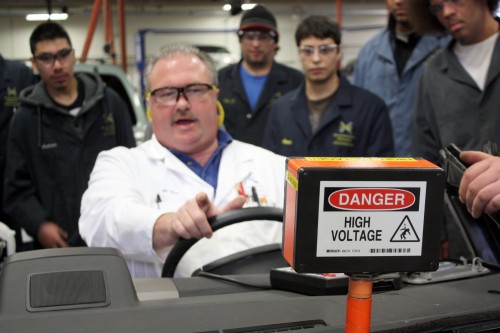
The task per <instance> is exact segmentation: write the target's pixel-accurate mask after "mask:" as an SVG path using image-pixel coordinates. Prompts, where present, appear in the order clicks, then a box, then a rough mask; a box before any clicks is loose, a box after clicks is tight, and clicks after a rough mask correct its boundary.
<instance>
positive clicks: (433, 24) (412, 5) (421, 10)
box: [407, 0, 498, 34]
mask: <svg viewBox="0 0 500 333" xmlns="http://www.w3.org/2000/svg"><path fill="white" fill-rule="evenodd" d="M474 1H475V0H474ZM477 2H478V3H479V1H477ZM429 5H430V0H408V2H407V6H408V17H409V19H410V22H411V24H412V26H413V27H414V29H415V31H416V32H417V33H419V34H425V33H429V32H446V28H445V27H444V26H443V25H442V24H441V22H439V20H438V19H437V17H436V16H434V15H432V13H431V12H430V10H429ZM486 5H487V6H488V9H489V10H490V12H491V14H492V15H493V16H495V12H496V10H497V8H498V0H486Z"/></svg>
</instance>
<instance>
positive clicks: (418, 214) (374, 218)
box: [317, 181, 426, 257]
mask: <svg viewBox="0 0 500 333" xmlns="http://www.w3.org/2000/svg"><path fill="white" fill-rule="evenodd" d="M425 194H426V182H422V181H415V182H390V181H359V182H356V181H354V182H352V181H349V182H344V181H322V182H320V196H319V198H320V202H319V207H318V208H319V212H318V242H317V256H318V257H346V256H347V257H365V256H367V257H369V256H420V255H421V253H422V232H423V227H424V209H425Z"/></svg>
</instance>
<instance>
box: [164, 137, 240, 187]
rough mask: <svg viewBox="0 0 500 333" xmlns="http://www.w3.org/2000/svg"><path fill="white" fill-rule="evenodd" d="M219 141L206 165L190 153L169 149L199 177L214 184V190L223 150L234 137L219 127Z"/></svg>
mask: <svg viewBox="0 0 500 333" xmlns="http://www.w3.org/2000/svg"><path fill="white" fill-rule="evenodd" d="M217 141H218V145H217V149H215V151H214V153H213V154H212V156H210V159H209V160H208V162H207V164H206V165H205V166H204V167H203V166H202V165H201V164H200V163H198V162H197V161H195V160H194V159H193V158H191V157H189V156H188V155H186V154H183V153H180V152H178V151H175V150H173V149H169V150H170V152H171V153H172V154H174V155H175V157H177V158H178V159H179V160H181V161H182V163H184V164H185V165H186V166H187V167H188V168H189V169H191V170H192V171H193V172H194V173H195V174H197V175H198V177H200V178H201V179H203V180H204V181H206V182H207V183H209V184H210V185H212V186H213V188H214V190H217V180H218V175H219V165H220V160H221V157H222V151H223V150H224V148H226V147H227V145H228V144H230V143H231V141H233V138H232V137H231V136H230V135H229V133H227V132H226V131H224V130H221V129H219V130H218V132H217Z"/></svg>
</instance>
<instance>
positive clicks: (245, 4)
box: [241, 3, 257, 10]
mask: <svg viewBox="0 0 500 333" xmlns="http://www.w3.org/2000/svg"><path fill="white" fill-rule="evenodd" d="M255 6H257V4H256V3H244V4H242V5H241V9H243V10H250V9H252V8H253V7H255Z"/></svg>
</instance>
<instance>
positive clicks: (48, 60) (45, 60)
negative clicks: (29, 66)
mask: <svg viewBox="0 0 500 333" xmlns="http://www.w3.org/2000/svg"><path fill="white" fill-rule="evenodd" d="M72 53H73V49H72V48H65V49H61V50H59V51H58V52H57V53H40V54H38V55H36V56H33V58H34V59H35V60H38V61H39V62H40V63H41V64H42V65H44V66H45V67H52V66H54V63H55V62H56V60H58V61H59V62H61V63H64V62H66V60H68V58H69V56H70V55H71V54H72Z"/></svg>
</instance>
